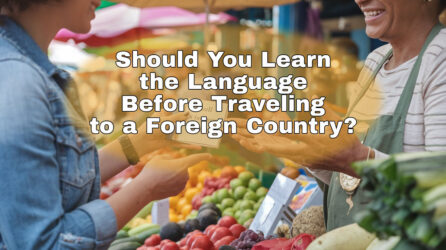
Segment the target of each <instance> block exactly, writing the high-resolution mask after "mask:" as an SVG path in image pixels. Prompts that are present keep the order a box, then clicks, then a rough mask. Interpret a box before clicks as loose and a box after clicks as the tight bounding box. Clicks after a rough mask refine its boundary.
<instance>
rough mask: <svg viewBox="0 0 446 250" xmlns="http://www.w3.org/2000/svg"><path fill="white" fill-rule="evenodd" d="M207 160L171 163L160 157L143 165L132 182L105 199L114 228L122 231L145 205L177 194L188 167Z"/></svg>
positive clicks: (206, 156)
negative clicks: (109, 208) (110, 212)
mask: <svg viewBox="0 0 446 250" xmlns="http://www.w3.org/2000/svg"><path fill="white" fill-rule="evenodd" d="M209 159H211V155H210V154H195V155H190V156H187V157H183V158H178V159H173V160H169V159H167V158H166V157H163V156H160V157H157V158H154V159H153V160H151V161H150V162H149V163H147V164H146V166H145V167H144V169H143V171H142V172H141V173H140V174H139V175H138V176H137V177H136V178H135V179H134V180H133V181H132V182H130V183H129V184H128V185H126V186H125V187H124V188H122V189H121V190H119V191H118V192H117V193H115V194H113V195H112V196H110V197H109V198H108V199H107V202H108V203H109V204H110V206H111V207H112V208H113V210H114V212H115V214H116V221H117V223H118V225H117V226H118V228H122V227H123V226H124V225H125V224H126V223H127V222H128V221H129V220H130V219H132V218H133V216H134V215H135V214H136V213H137V212H139V210H141V209H142V208H143V207H144V206H145V205H147V204H148V203H149V202H151V201H155V200H161V199H165V198H168V197H171V196H175V195H177V194H178V193H180V192H181V191H182V190H183V189H184V187H185V186H186V182H187V180H188V179H189V175H188V171H187V170H188V168H189V167H191V166H193V165H195V164H197V163H199V162H201V161H205V160H209Z"/></svg>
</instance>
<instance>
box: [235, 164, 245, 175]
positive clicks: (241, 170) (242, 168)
mask: <svg viewBox="0 0 446 250" xmlns="http://www.w3.org/2000/svg"><path fill="white" fill-rule="evenodd" d="M234 169H235V171H237V173H239V174H240V173H241V172H245V171H246V168H245V167H243V166H235V167H234Z"/></svg>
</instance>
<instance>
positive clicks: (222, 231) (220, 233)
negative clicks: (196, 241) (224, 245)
mask: <svg viewBox="0 0 446 250" xmlns="http://www.w3.org/2000/svg"><path fill="white" fill-rule="evenodd" d="M225 236H232V233H231V231H230V230H229V229H228V228H226V227H219V228H217V229H215V231H214V233H213V234H212V236H211V241H212V242H213V243H215V242H217V241H218V240H220V239H222V238H223V237H225Z"/></svg>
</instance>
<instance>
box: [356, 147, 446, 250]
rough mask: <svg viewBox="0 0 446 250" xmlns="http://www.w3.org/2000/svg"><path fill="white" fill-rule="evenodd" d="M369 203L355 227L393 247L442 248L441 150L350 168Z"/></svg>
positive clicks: (445, 224) (445, 210)
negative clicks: (393, 241) (394, 242)
mask: <svg viewBox="0 0 446 250" xmlns="http://www.w3.org/2000/svg"><path fill="white" fill-rule="evenodd" d="M353 168H354V169H355V171H356V172H357V173H358V174H359V175H361V177H362V182H361V187H362V189H363V190H364V192H365V193H364V195H366V196H367V197H370V198H371V200H372V202H371V203H370V204H368V205H367V210H366V211H363V212H362V213H360V214H357V216H356V218H355V219H356V221H357V222H358V224H359V225H360V226H361V227H363V228H364V229H366V230H367V231H369V232H373V233H375V234H376V235H377V236H378V237H379V238H380V239H388V238H390V237H393V236H399V237H400V238H401V240H400V242H399V243H398V244H397V245H396V246H395V249H446V152H421V153H409V154H397V155H394V156H391V157H389V158H388V159H385V160H377V161H366V162H358V163H355V164H353Z"/></svg>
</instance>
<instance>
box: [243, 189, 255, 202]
mask: <svg viewBox="0 0 446 250" xmlns="http://www.w3.org/2000/svg"><path fill="white" fill-rule="evenodd" d="M243 199H244V200H251V201H257V195H256V193H254V192H253V191H251V190H248V191H247V192H246V193H245V195H244V196H243Z"/></svg>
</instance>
